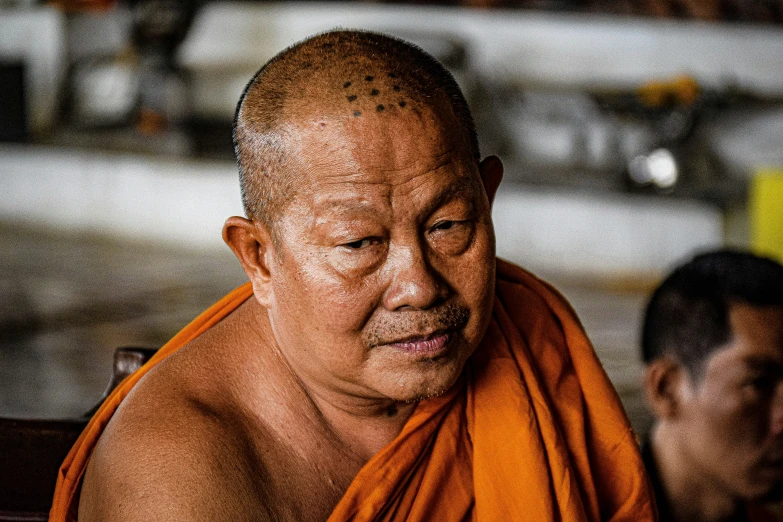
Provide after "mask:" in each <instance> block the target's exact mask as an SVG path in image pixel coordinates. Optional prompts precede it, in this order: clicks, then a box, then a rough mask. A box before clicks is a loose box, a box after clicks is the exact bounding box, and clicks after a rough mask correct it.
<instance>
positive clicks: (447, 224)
mask: <svg viewBox="0 0 783 522" xmlns="http://www.w3.org/2000/svg"><path fill="white" fill-rule="evenodd" d="M457 223H459V222H458V221H441V222H440V223H435V226H434V227H432V230H448V229H450V228H453V227H454V225H456V224H457Z"/></svg>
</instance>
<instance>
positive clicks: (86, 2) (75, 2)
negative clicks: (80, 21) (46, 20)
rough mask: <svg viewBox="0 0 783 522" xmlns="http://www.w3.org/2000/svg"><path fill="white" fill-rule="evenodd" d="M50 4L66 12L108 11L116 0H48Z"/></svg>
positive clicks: (115, 3)
mask: <svg viewBox="0 0 783 522" xmlns="http://www.w3.org/2000/svg"><path fill="white" fill-rule="evenodd" d="M49 4H50V5H53V6H55V7H59V8H60V9H62V10H63V11H65V12H67V13H76V12H80V11H108V10H110V9H112V8H113V7H114V6H115V5H117V0H50V2H49Z"/></svg>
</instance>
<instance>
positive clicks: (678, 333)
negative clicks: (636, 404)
mask: <svg viewBox="0 0 783 522" xmlns="http://www.w3.org/2000/svg"><path fill="white" fill-rule="evenodd" d="M642 349H643V355H644V360H645V362H646V364H647V370H646V379H645V389H646V394H647V398H648V401H649V403H650V405H651V406H652V409H653V411H654V413H655V415H656V417H657V420H656V424H655V426H654V428H653V431H652V436H651V438H650V441H649V443H647V444H645V447H644V451H643V455H644V460H645V464H646V465H647V467H648V470H649V472H650V476H651V478H652V480H653V483H654V486H655V489H656V496H657V500H658V509H659V513H660V519H661V521H666V522H672V521H682V522H685V521H687V522H702V521H704V522H707V521H710V522H717V521H743V520H751V521H752V520H771V517H770V515H769V513H766V512H764V511H762V510H761V509H759V508H758V507H757V506H754V503H758V502H761V501H765V500H770V499H779V498H780V494H781V492H783V266H781V265H779V264H777V263H775V262H774V261H771V260H769V259H764V258H760V257H756V256H754V255H752V254H748V253H742V252H732V251H719V252H711V253H707V254H703V255H700V256H697V257H696V258H695V259H693V260H692V261H690V262H689V263H686V264H685V265H683V266H681V267H680V268H678V269H677V270H675V271H674V272H673V273H672V275H671V276H669V278H668V279H666V281H664V283H663V284H662V285H661V286H660V288H658V289H657V290H656V291H655V293H654V294H653V296H652V298H651V300H650V303H649V305H648V308H647V313H646V317H645V322H644V333H643V339H642Z"/></svg>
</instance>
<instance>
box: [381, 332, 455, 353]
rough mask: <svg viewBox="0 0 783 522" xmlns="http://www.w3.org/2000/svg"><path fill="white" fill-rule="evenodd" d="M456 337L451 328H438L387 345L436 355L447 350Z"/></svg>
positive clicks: (412, 351)
mask: <svg viewBox="0 0 783 522" xmlns="http://www.w3.org/2000/svg"><path fill="white" fill-rule="evenodd" d="M453 337H454V334H453V332H451V331H450V330H438V331H436V332H433V333H430V334H425V335H413V336H409V337H405V338H402V339H399V340H395V341H393V342H390V343H387V344H386V346H389V347H391V348H394V349H396V350H400V351H402V352H405V353H408V354H411V355H419V356H426V357H435V356H438V355H441V354H442V353H444V352H446V351H447V350H448V347H449V342H450V341H451V339H452V338H453Z"/></svg>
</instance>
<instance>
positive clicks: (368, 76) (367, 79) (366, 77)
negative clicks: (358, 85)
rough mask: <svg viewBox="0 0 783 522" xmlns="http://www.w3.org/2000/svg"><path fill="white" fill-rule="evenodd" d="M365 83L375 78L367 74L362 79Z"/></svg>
mask: <svg viewBox="0 0 783 522" xmlns="http://www.w3.org/2000/svg"><path fill="white" fill-rule="evenodd" d="M364 79H365V81H368V82H371V81H373V80H374V79H375V76H370V75H369V74H368V75H367V76H365V77H364Z"/></svg>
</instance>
